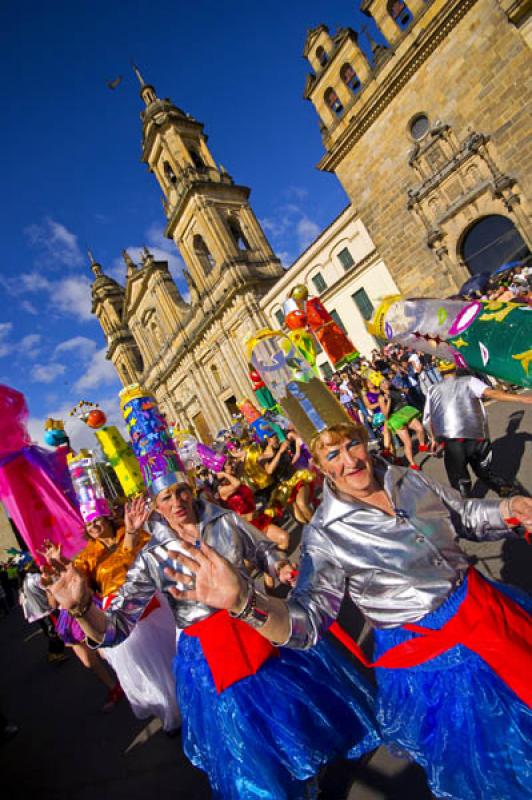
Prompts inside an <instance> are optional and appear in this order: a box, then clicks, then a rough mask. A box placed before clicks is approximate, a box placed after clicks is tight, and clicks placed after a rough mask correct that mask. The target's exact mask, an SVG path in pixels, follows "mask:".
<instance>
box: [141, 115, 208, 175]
mask: <svg viewBox="0 0 532 800" xmlns="http://www.w3.org/2000/svg"><path fill="white" fill-rule="evenodd" d="M160 113H161V114H165V119H164V120H162V121H161V122H157V120H156V119H155V118H152V117H150V118H149V119H148V121H147V122H146V123H145V124H144V126H143V135H142V160H143V161H144V162H146V163H149V154H150V152H151V149H152V147H153V145H154V143H155V138H156V137H157V136H161V135H162V134H163V133H164V132H165V131H166V130H167V129H168V128H179V129H180V130H181V131H187V130H188V131H191V132H192V131H194V132H198V131H199V132H200V133H202V131H203V129H204V127H205V126H204V124H203V122H198V121H197V120H195V119H191V118H189V117H182V116H180V115H179V114H177V113H174V112H172V111H168V110H161V112H160Z"/></svg>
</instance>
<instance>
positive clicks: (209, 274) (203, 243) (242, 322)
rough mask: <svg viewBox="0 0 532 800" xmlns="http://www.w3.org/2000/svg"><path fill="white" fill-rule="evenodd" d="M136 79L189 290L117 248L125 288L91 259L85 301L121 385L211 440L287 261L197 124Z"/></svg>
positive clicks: (229, 406) (240, 391)
mask: <svg viewBox="0 0 532 800" xmlns="http://www.w3.org/2000/svg"><path fill="white" fill-rule="evenodd" d="M138 77H139V80H140V82H141V97H142V99H143V101H144V104H145V106H146V108H145V110H144V111H143V113H142V115H141V117H142V123H143V131H142V158H143V161H144V162H145V163H146V164H147V165H148V168H149V170H150V172H152V173H153V174H154V175H155V177H156V179H157V181H158V183H159V185H160V186H161V189H162V191H163V194H164V198H165V200H164V208H165V213H166V218H167V225H166V231H165V232H166V235H167V236H168V237H169V238H171V239H173V240H174V242H175V243H176V246H177V247H178V249H179V251H180V253H181V255H182V257H183V259H184V261H185V264H186V270H185V278H186V280H187V283H188V286H189V291H190V298H189V299H188V301H185V299H184V298H183V297H182V295H181V294H180V292H179V290H178V288H177V286H176V284H175V282H174V280H173V278H172V276H171V274H170V271H169V269H168V264H167V263H166V262H164V261H156V260H155V259H154V257H153V255H152V254H151V253H150V252H149V251H148V250H145V252H144V256H143V258H142V263H141V264H140V265H137V264H135V263H134V262H133V261H132V259H131V258H130V257H129V255H128V254H127V253H125V252H124V254H123V255H124V260H125V262H126V267H127V272H126V282H125V287H122V286H121V285H120V284H119V283H118V282H117V281H115V280H114V279H112V278H110V277H109V276H107V275H105V274H104V272H103V270H102V267H101V265H100V264H98V263H96V261H95V260H94V258H93V257H92V256H91V262H92V264H91V266H92V271H93V273H94V278H95V279H94V282H93V285H92V301H93V302H92V310H93V313H94V314H96V316H97V318H98V320H99V322H100V325H101V327H102V329H103V332H104V334H105V337H106V339H107V345H108V351H107V357H108V358H109V359H111V361H112V363H113V365H114V366H115V368H116V370H117V373H118V376H119V378H120V380H121V381H122V383H123V384H124V385H127V384H129V383H133V382H137V381H140V382H142V383H143V384H144V386H146V388H147V389H148V390H149V391H151V392H152V393H153V394H154V396H155V397H156V399H157V401H158V403H159V404H160V406H161V409H162V410H163V412H164V413H165V414H166V415H167V418H168V419H169V420H171V421H172V422H174V421H176V422H177V424H178V425H179V426H180V427H182V428H188V429H192V430H194V431H195V432H196V433H197V434H198V436H199V437H200V438H201V439H202V440H203V441H210V440H212V438H213V437H214V435H215V434H216V432H217V430H218V429H220V428H223V427H227V425H228V424H230V422H231V415H232V413H233V412H236V411H237V408H236V403H237V401H238V400H239V399H241V398H242V397H243V396H246V395H248V394H249V392H250V382H249V378H248V365H247V363H246V356H245V349H244V347H243V342H244V339H245V338H246V336H247V335H249V334H250V333H252V332H253V331H255V330H257V329H259V328H262V327H264V326H265V325H266V324H267V318H266V316H265V314H264V312H263V310H262V309H261V308H260V306H259V300H260V298H261V297H262V295H264V294H266V293H267V292H268V290H269V289H270V288H271V286H272V285H273V284H274V283H275V282H276V280H277V279H278V278H279V277H280V276H281V275H282V274H283V269H282V267H281V265H280V263H279V260H278V259H277V257H276V256H275V254H274V252H273V250H272V249H271V247H270V245H269V243H268V241H267V239H266V237H265V235H264V232H263V230H262V228H261V226H260V225H259V223H258V221H257V218H256V217H255V214H254V213H253V210H252V208H251V206H250V204H249V195H250V190H249V189H247V188H246V187H245V186H238V185H236V184H235V183H234V181H233V179H232V178H231V176H230V175H229V174H228V173H227V172H226V171H225V170H224V169H223V167H221V166H218V165H217V164H216V163H215V161H214V159H213V157H212V155H211V152H210V150H209V148H208V146H207V140H206V136H205V134H204V130H203V125H202V124H201V123H200V122H198V121H197V120H195V119H193V118H192V117H191V116H190V115H189V114H186V113H185V112H183V111H181V110H180V109H179V108H177V107H176V106H175V105H174V104H173V103H172V102H171V101H170V100H167V99H165V100H161V99H159V98H158V97H157V95H156V93H155V89H154V88H153V86H150V85H148V84H146V83H145V82H144V80H143V79H142V77H141V76H140V73H139V74H138Z"/></svg>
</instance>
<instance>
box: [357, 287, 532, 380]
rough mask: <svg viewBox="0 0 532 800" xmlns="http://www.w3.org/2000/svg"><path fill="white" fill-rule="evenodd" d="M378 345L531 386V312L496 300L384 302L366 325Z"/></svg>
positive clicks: (400, 300) (394, 299)
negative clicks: (383, 341) (398, 347)
mask: <svg viewBox="0 0 532 800" xmlns="http://www.w3.org/2000/svg"><path fill="white" fill-rule="evenodd" d="M368 329H369V331H370V333H373V334H374V335H375V336H378V337H379V338H381V339H387V340H388V341H394V342H398V343H399V344H402V345H404V346H406V347H412V348H414V349H415V350H421V351H423V352H424V353H431V354H432V355H435V356H437V357H438V358H441V359H444V360H446V361H453V362H454V363H455V364H456V365H457V366H459V367H469V368H471V369H474V370H477V371H478V372H485V373H487V374H489V375H493V376H494V377H496V378H500V379H501V380H503V381H508V382H509V383H513V384H518V385H520V386H532V370H531V369H530V363H531V362H532V309H531V308H530V306H526V305H519V304H517V303H506V302H503V301H501V300H488V301H480V300H473V301H464V300H434V299H429V298H423V299H414V300H407V299H405V298H402V297H400V296H397V295H394V296H392V297H388V298H385V299H384V300H383V302H382V303H381V304H380V306H379V307H378V308H377V310H376V311H375V314H374V317H373V320H372V321H371V323H369V324H368Z"/></svg>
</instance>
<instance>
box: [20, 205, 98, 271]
mask: <svg viewBox="0 0 532 800" xmlns="http://www.w3.org/2000/svg"><path fill="white" fill-rule="evenodd" d="M24 233H25V234H26V236H27V237H28V239H29V241H30V244H31V246H32V247H33V248H34V249H36V250H39V254H40V259H38V260H42V261H43V262H44V263H46V264H47V265H48V266H60V265H64V266H67V267H79V266H81V265H82V264H83V261H84V259H83V256H82V253H81V250H80V248H79V245H78V237H77V236H76V235H75V234H74V233H72V231H69V230H68V228H67V227H65V225H63V224H62V223H61V222H57V221H56V220H54V219H51V217H46V218H45V219H44V220H43V221H42V222H41V223H40V224H34V225H29V226H28V227H27V228H25V229H24Z"/></svg>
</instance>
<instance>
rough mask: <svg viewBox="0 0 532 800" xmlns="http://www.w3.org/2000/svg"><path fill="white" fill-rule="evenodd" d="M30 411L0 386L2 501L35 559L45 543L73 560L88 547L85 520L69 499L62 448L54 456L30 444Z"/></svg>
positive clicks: (21, 397)
mask: <svg viewBox="0 0 532 800" xmlns="http://www.w3.org/2000/svg"><path fill="white" fill-rule="evenodd" d="M27 420H28V408H27V405H26V400H25V398H24V395H23V394H22V393H21V392H18V391H17V390H16V389H12V388H11V387H9V386H0V499H1V500H2V502H3V504H4V506H5V508H6V510H7V512H8V514H9V516H10V517H11V519H12V520H13V522H14V523H15V525H16V526H17V529H18V531H19V532H20V535H21V536H22V538H23V539H24V542H25V543H26V545H27V547H28V549H29V550H30V552H31V554H32V556H33V558H34V559H35V561H36V562H37V563H38V564H42V563H43V562H44V558H43V557H42V556H41V554H40V552H39V551H40V550H42V548H43V544H44V540H45V539H50V540H51V541H53V542H55V543H57V544H61V545H62V552H63V554H64V555H65V556H66V557H67V558H73V557H74V556H75V555H76V554H77V553H78V552H79V551H80V550H82V549H83V547H85V545H86V544H87V542H86V540H85V537H84V533H83V520H82V519H81V516H80V514H79V511H78V509H77V508H76V507H75V505H74V503H73V502H72V501H71V500H70V499H69V493H70V492H72V484H71V482H70V477H69V475H68V470H66V468H65V463H64V454H63V452H62V451H63V450H64V448H59V450H58V451H56V452H53V453H51V452H50V451H49V450H45V449H44V448H41V447H38V446H37V445H34V444H32V442H31V439H30V437H29V434H28V431H27V428H26V425H27Z"/></svg>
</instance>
